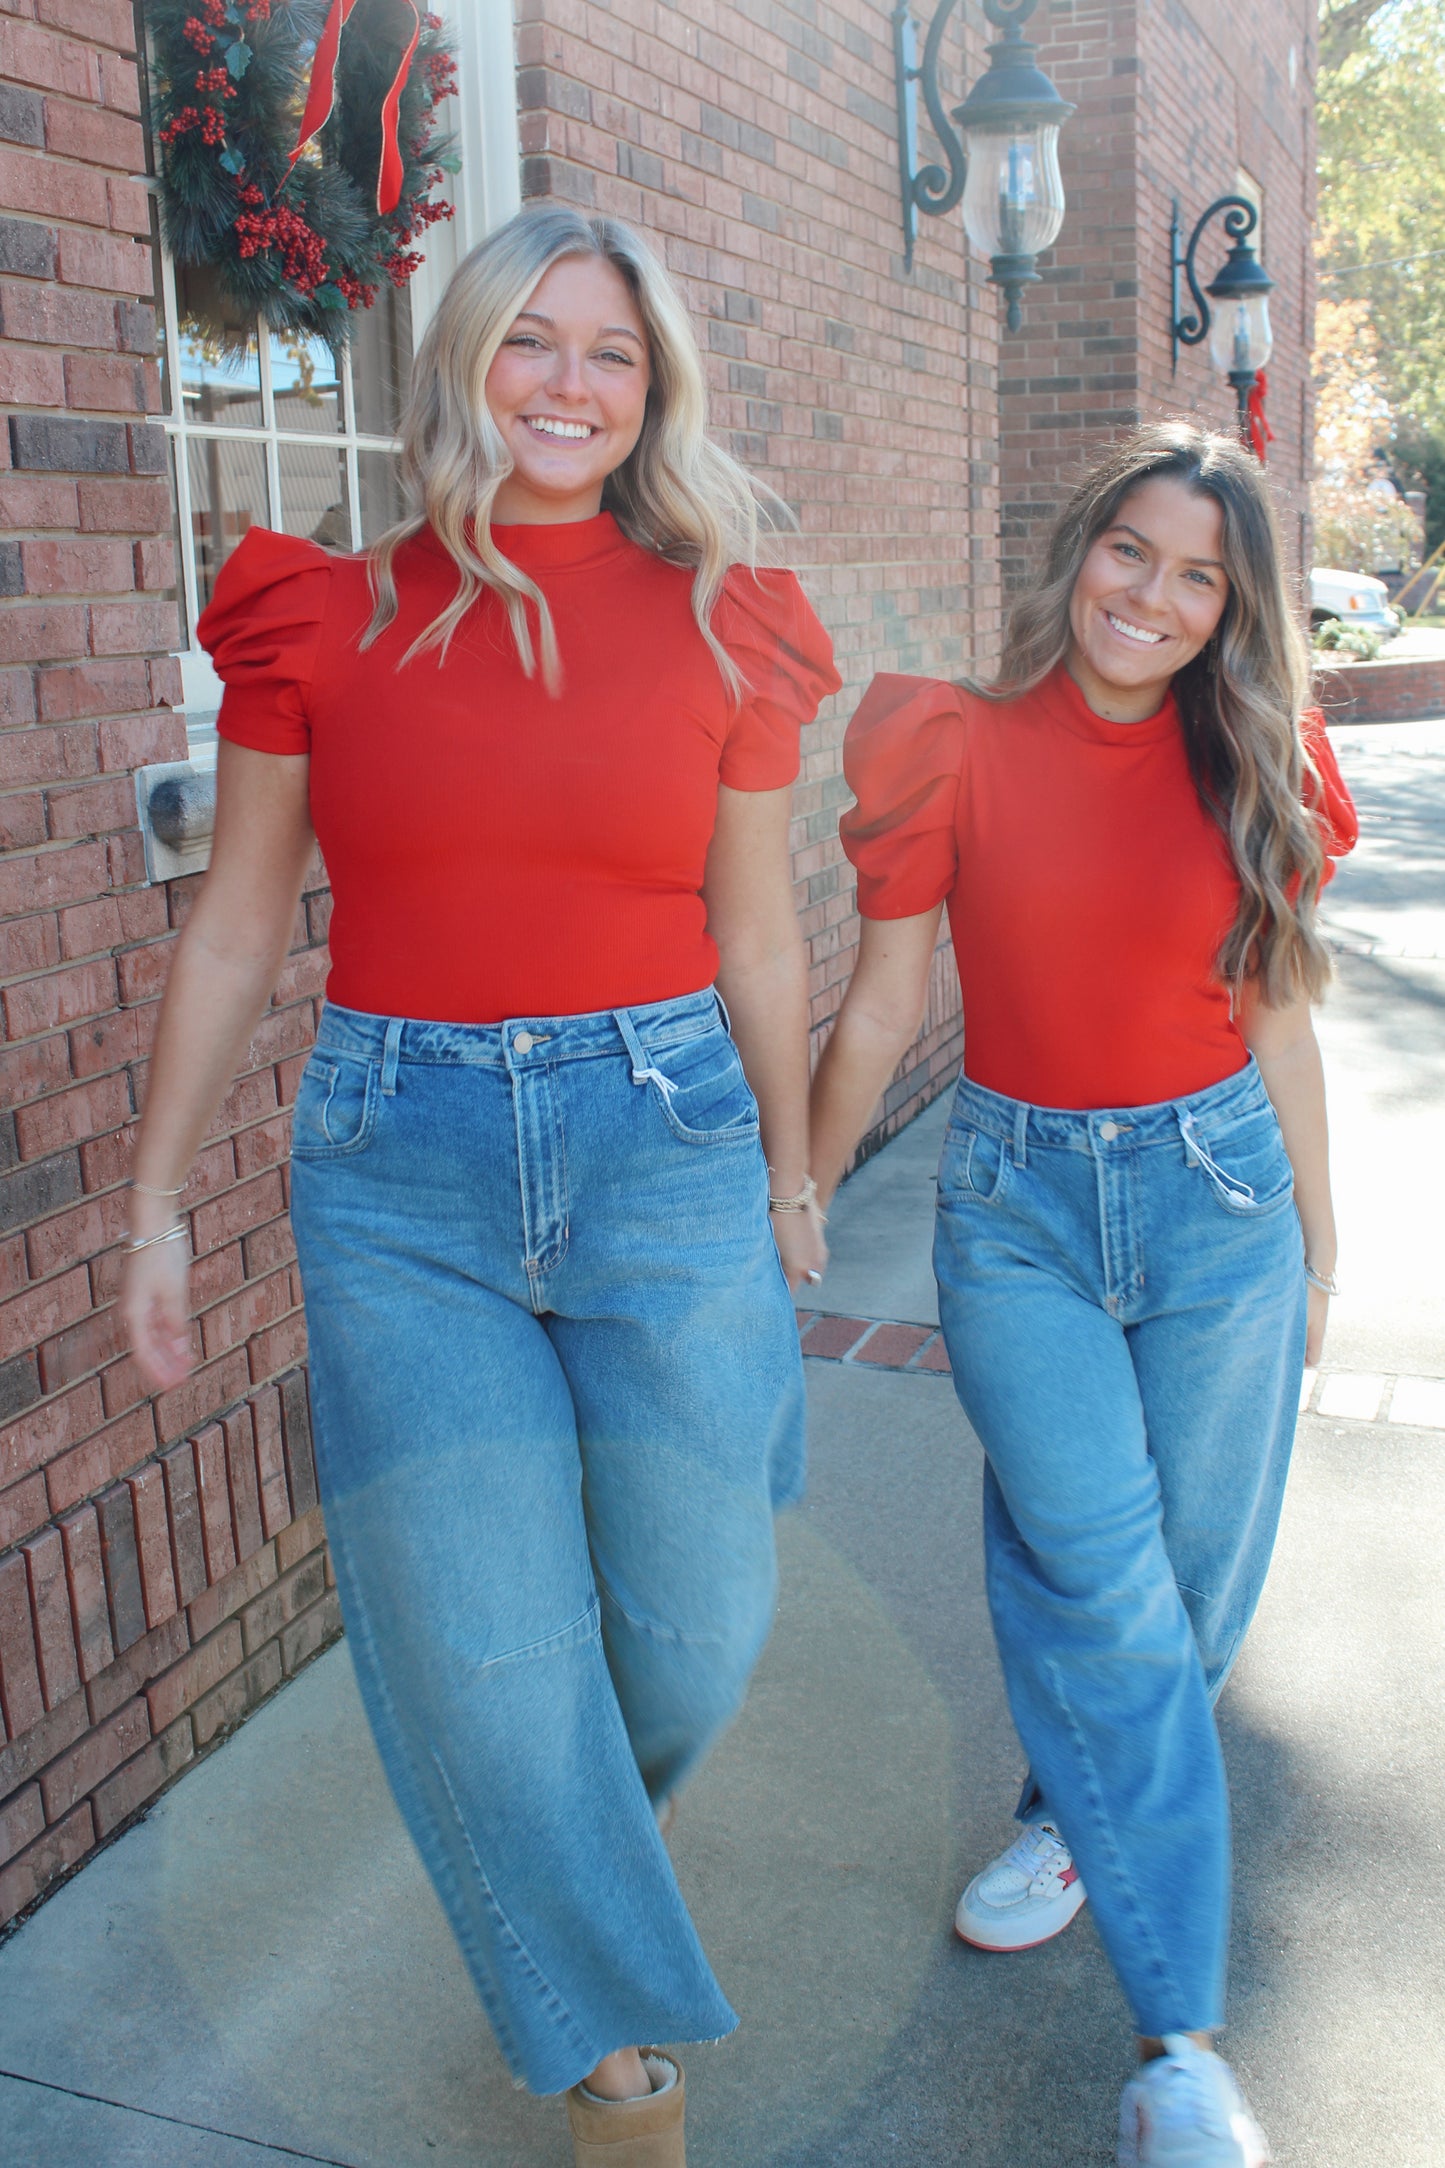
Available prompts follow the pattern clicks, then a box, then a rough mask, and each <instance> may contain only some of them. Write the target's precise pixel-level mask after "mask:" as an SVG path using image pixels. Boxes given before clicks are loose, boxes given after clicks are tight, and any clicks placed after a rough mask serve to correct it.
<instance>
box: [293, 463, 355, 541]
mask: <svg viewBox="0 0 1445 2168" xmlns="http://www.w3.org/2000/svg"><path fill="white" fill-rule="evenodd" d="M276 453H277V457H278V459H279V460H280V462H281V526H282V530H283V532H284V533H286V534H299V535H306V536H307V537H308V538H309V539H310V540H311V541H313V542H319V543H320V544H321V546H322V548H323V549H328V550H349V549H350V548H351V512H350V510H349V508H348V505H347V501H346V461H345V459H344V457H343V456H342V454H341V452H340V451H333V450H332V449H331V447H330V446H329V445H326V444H279V445H277V447H276Z"/></svg>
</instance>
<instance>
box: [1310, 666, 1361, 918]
mask: <svg viewBox="0 0 1445 2168" xmlns="http://www.w3.org/2000/svg"><path fill="white" fill-rule="evenodd" d="M1300 737H1301V738H1302V739H1303V741H1304V749H1305V751H1306V752H1307V753H1308V754H1309V757H1310V759H1311V760H1312V761H1313V762H1314V768H1315V772H1314V775H1313V776H1308V777H1307V778H1306V785H1307V787H1306V790H1305V803H1306V804H1307V805H1308V806H1309V809H1310V811H1311V812H1312V813H1313V814H1314V817H1315V821H1316V823H1317V825H1318V827H1319V831H1320V842H1321V843H1322V844H1323V846H1324V852H1325V870H1324V873H1323V875H1322V876H1321V879H1320V887H1321V888H1323V887H1324V885H1325V883H1326V882H1327V881H1332V880H1333V879H1334V876H1335V860H1336V859H1339V858H1345V857H1347V856H1348V855H1349V853H1350V852H1351V851H1352V850H1353V849H1354V847H1355V845H1356V844H1357V843H1358V842H1359V840H1360V817H1359V815H1358V813H1356V811H1355V801H1354V799H1353V798H1352V797H1351V796H1350V793H1349V788H1348V786H1347V785H1346V782H1345V779H1344V777H1343V776H1342V775H1341V774H1340V768H1339V762H1338V761H1337V760H1336V759H1335V749H1334V747H1333V746H1332V745H1331V743H1330V741H1329V736H1328V734H1327V732H1326V730H1325V718H1324V715H1323V712H1322V711H1321V710H1320V709H1319V708H1306V709H1305V711H1304V713H1303V715H1301V717H1300ZM1316 778H1318V780H1316Z"/></svg>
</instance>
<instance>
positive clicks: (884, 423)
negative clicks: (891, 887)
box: [518, 0, 1001, 1143]
mask: <svg viewBox="0 0 1445 2168" xmlns="http://www.w3.org/2000/svg"><path fill="white" fill-rule="evenodd" d="M518 23H519V34H518V58H519V64H520V75H519V96H520V103H521V108H522V151H523V187H524V190H525V192H526V193H527V195H529V196H530V197H533V198H536V197H541V196H553V197H556V198H558V199H560V200H562V201H565V202H569V203H576V204H579V205H581V206H582V207H584V208H586V209H588V210H593V209H596V210H602V211H612V212H615V213H617V214H619V215H620V216H622V217H624V218H627V219H629V220H631V221H633V222H634V223H636V224H637V225H640V226H642V227H643V228H645V229H646V230H647V231H648V233H649V234H650V235H651V236H652V238H653V239H654V241H655V242H657V243H658V244H659V245H660V246H661V249H662V253H663V254H664V256H665V258H666V260H667V262H668V264H669V265H670V267H671V269H672V270H673V272H674V273H675V274H676V275H677V276H678V278H679V280H680V282H681V284H682V286H683V289H684V291H685V293H686V294H687V297H688V299H689V302H690V303H691V306H692V308H693V310H694V312H695V315H696V318H697V320H698V322H699V325H700V327H701V331H702V337H703V344H704V346H705V348H706V353H707V364H708V372H709V377H710V381H711V386H712V392H713V400H714V416H715V420H716V422H717V424H718V425H719V427H720V429H721V431H722V432H723V433H724V434H725V436H726V437H727V438H728V439H729V440H730V441H731V444H732V447H733V449H734V450H735V451H736V452H737V454H738V456H739V457H740V458H742V459H743V460H745V461H746V462H747V464H748V465H749V466H750V467H751V468H752V469H753V471H754V472H755V473H756V474H757V475H759V476H760V478H761V479H762V480H763V481H764V482H766V483H768V484H769V485H771V487H772V488H774V489H775V490H777V491H778V492H779V493H780V495H781V496H782V497H784V499H785V500H786V501H787V502H788V503H789V504H790V505H791V506H792V507H793V508H794V510H795V512H796V513H797V516H798V520H799V523H800V531H799V533H798V534H797V535H796V536H795V537H793V538H792V539H791V541H790V542H789V544H788V555H789V557H790V559H791V561H792V562H793V563H794V564H795V565H796V566H797V567H798V569H799V570H800V571H801V573H802V575H803V578H804V580H805V583H806V585H807V588H808V592H809V594H810V596H811V597H812V599H813V601H814V603H815V605H816V607H817V609H818V611H819V613H820V615H821V616H822V618H823V620H824V622H825V623H826V624H827V626H828V628H829V630H830V632H831V633H832V635H833V639H834V643H835V646H836V650H837V655H838V663H839V668H840V669H841V671H842V672H843V675H844V679H845V688H844V691H843V693H842V695H841V696H840V697H839V698H838V700H836V701H835V702H834V703H832V705H831V707H830V708H829V709H827V710H825V712H824V716H823V718H822V721H821V723H820V725H819V726H818V727H817V728H815V729H814V730H813V731H811V732H810V733H809V734H808V737H807V739H806V740H805V747H806V752H805V761H804V769H803V777H802V781H801V783H800V786H799V790H798V795H797V801H796V826H795V854H794V867H795V872H796V875H797V880H798V887H799V896H800V903H801V908H802V914H803V924H804V928H805V932H806V934H807V938H808V941H809V944H810V953H811V965H812V1020H813V1026H814V1031H815V1034H816V1035H817V1036H818V1037H819V1038H821V1036H822V1035H823V1034H824V1033H825V1032H826V1030H827V1028H828V1026H829V1024H830V1022H831V1020H832V1018H833V1016H834V1015H835V1013H836V1011H837V1006H838V1002H839V999H840V997H841V993H842V989H843V987H844V986H845V985H846V983H847V979H848V976H849V972H850V970H851V967H852V963H853V958H854V955H855V953H856V947H857V917H856V913H855V909H854V899H853V878H852V873H851V869H850V868H849V866H848V864H847V862H846V860H845V859H844V858H843V855H842V852H841V850H840V848H839V844H838V840H837V820H838V812H839V809H840V807H841V806H842V805H844V804H846V803H847V798H848V793H847V790H846V787H845V786H844V784H843V781H842V774H841V765H840V759H839V745H840V742H841V738H842V732H843V726H844V724H845V723H846V721H847V718H848V716H849V715H850V714H851V712H852V710H853V708H854V707H855V706H856V705H857V701H858V697H859V695H860V694H861V692H862V690H863V688H864V686H865V685H866V684H867V682H868V679H869V678H870V677H871V676H872V675H873V673H874V672H875V671H878V670H901V671H917V672H925V673H935V674H937V675H940V676H945V677H956V676H959V675H962V674H963V673H965V672H967V671H969V670H971V669H973V668H974V667H975V665H976V663H977V661H978V660H979V658H980V657H981V656H983V655H985V654H987V653H988V652H989V651H990V650H991V649H992V648H993V647H994V646H995V645H996V642H997V636H998V626H999V613H1000V600H1001V595H1000V587H999V581H998V573H997V568H996V551H995V535H996V529H997V520H998V466H997V460H998V448H997V428H996V420H995V406H994V380H995V372H996V367H997V352H998V313H997V308H996V304H995V299H994V295H993V293H992V290H991V289H989V288H988V287H987V286H986V284H985V283H984V277H985V274H986V270H987V266H986V265H981V264H980V263H979V262H978V261H977V260H976V259H970V258H969V257H968V256H967V255H966V253H965V249H964V241H963V230H962V222H961V220H960V218H959V216H958V215H957V213H955V214H954V215H953V216H952V217H951V218H947V219H934V218H924V219H921V220H920V226H921V228H922V231H921V233H920V236H919V243H918V248H917V252H916V255H915V259H914V269H913V271H912V272H911V273H908V274H905V272H904V270H903V264H902V239H903V237H902V231H901V226H900V222H899V207H898V153H897V145H896V123H895V119H894V95H893V54H892V46H891V41H890V33H889V26H888V17H887V13H886V11H885V10H883V9H881V8H879V7H878V6H877V5H876V4H875V0H838V4H836V5H828V4H827V0H720V4H718V5H716V6H713V7H710V8H708V9H706V10H696V9H690V10H689V9H680V8H677V7H675V6H671V5H668V4H667V0H609V4H605V5H604V4H603V0H519V6H518ZM983 27H984V26H983V22H982V18H981V16H980V15H979V14H978V12H977V11H976V10H975V9H973V8H972V7H970V9H969V10H968V20H967V27H966V37H967V45H966V55H967V69H968V74H969V79H970V80H972V78H973V77H974V76H976V75H977V73H978V72H979V70H980V68H981V66H982V64H983V50H984V46H983V37H982V34H981V33H982V30H983ZM964 51H965V48H964V47H962V46H961V45H959V44H958V43H957V42H955V43H954V44H953V45H952V47H951V52H952V67H953V71H954V72H953V78H952V81H953V102H957V99H958V97H959V96H961V94H962V90H963V87H964V85H963V82H962V80H961V66H960V63H961V59H962V56H963V53H964ZM961 1050H962V1037H961V1020H960V1015H959V998H958V984H957V978H956V975H955V974H954V973H953V972H952V970H951V968H950V967H949V965H948V962H947V958H946V955H944V956H943V958H942V960H941V961H940V963H939V965H938V967H937V968H936V970H935V972H934V980H933V986H932V989H931V992H930V999H929V1008H928V1014H927V1018H926V1020H925V1025H924V1031H923V1035H922V1037H921V1039H920V1041H919V1043H918V1045H917V1046H916V1047H915V1048H914V1049H913V1051H912V1053H911V1054H910V1056H909V1058H908V1060H907V1061H906V1062H905V1064H904V1065H903V1068H902V1070H901V1071H900V1074H899V1076H898V1078H897V1079H896V1080H895V1082H894V1084H893V1085H892V1087H891V1089H890V1091H889V1094H888V1098H887V1101H886V1105H885V1119H884V1122H883V1124H882V1125H881V1127H880V1128H879V1130H878V1131H877V1133H876V1136H875V1138H874V1139H873V1140H872V1141H873V1142H874V1143H876V1142H880V1141H881V1140H882V1138H883V1137H884V1136H886V1135H888V1134H891V1132H892V1131H893V1130H894V1129H896V1128H897V1127H898V1126H899V1125H900V1124H901V1122H902V1121H904V1120H906V1119H907V1117H908V1116H909V1115H910V1114H911V1113H914V1112H916V1111H917V1109H918V1107H919V1106H920V1105H921V1104H922V1103H923V1102H924V1101H925V1100H926V1099H928V1098H930V1097H932V1096H933V1095H934V1094H935V1093H936V1092H937V1091H938V1090H939V1089H941V1088H942V1086H943V1084H944V1083H945V1082H946V1081H947V1080H948V1078H949V1077H950V1076H951V1074H952V1073H953V1071H954V1069H956V1067H957V1063H958V1060H959V1056H960V1053H961Z"/></svg>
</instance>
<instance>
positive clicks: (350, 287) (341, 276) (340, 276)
mask: <svg viewBox="0 0 1445 2168" xmlns="http://www.w3.org/2000/svg"><path fill="white" fill-rule="evenodd" d="M331 283H332V285H333V286H334V287H335V288H336V290H337V292H338V293H339V294H343V295H344V296H345V297H346V306H347V307H348V308H349V309H369V308H370V307H371V304H372V303H373V301H375V299H376V294H377V289H376V288H375V287H374V286H366V285H363V283H362V281H361V280H360V279H356V278H353V277H352V275H351V273H350V272H349V271H338V272H337V273H336V275H335V277H334V278H333V280H332V282H331Z"/></svg>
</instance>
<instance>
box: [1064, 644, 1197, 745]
mask: <svg viewBox="0 0 1445 2168" xmlns="http://www.w3.org/2000/svg"><path fill="white" fill-rule="evenodd" d="M1033 697H1034V698H1035V699H1037V700H1041V701H1042V702H1043V704H1044V706H1045V707H1046V708H1047V709H1048V711H1049V713H1050V714H1051V715H1052V716H1053V717H1054V718H1055V720H1056V721H1058V722H1060V723H1062V724H1063V726H1064V728H1065V729H1066V730H1070V731H1072V732H1073V734H1074V736H1075V737H1079V738H1092V739H1093V741H1094V743H1095V744H1096V745H1153V744H1157V743H1158V741H1159V740H1160V739H1161V738H1168V737H1172V736H1173V734H1174V733H1175V732H1176V731H1177V730H1178V728H1179V706H1178V702H1177V701H1176V700H1175V698H1174V688H1173V686H1172V685H1171V687H1170V688H1169V690H1168V692H1166V693H1165V695H1164V699H1163V701H1162V703H1161V705H1160V706H1159V707H1157V708H1156V709H1155V711H1154V713H1153V714H1152V715H1146V716H1145V717H1144V718H1143V720H1142V721H1141V722H1137V723H1111V722H1110V721H1109V719H1108V717H1107V716H1104V715H1096V714H1095V712H1094V710H1093V709H1092V708H1091V707H1090V706H1089V703H1088V701H1087V700H1086V699H1085V697H1084V693H1083V688H1082V687H1081V686H1080V685H1078V684H1076V683H1075V681H1074V679H1073V677H1072V676H1071V675H1070V673H1069V666H1068V664H1067V663H1066V662H1060V663H1056V664H1055V665H1054V667H1053V669H1052V670H1051V671H1050V672H1049V674H1048V676H1047V677H1046V678H1045V679H1044V682H1043V684H1042V685H1040V686H1039V687H1038V690H1037V692H1036V693H1035V694H1034V695H1033Z"/></svg>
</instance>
